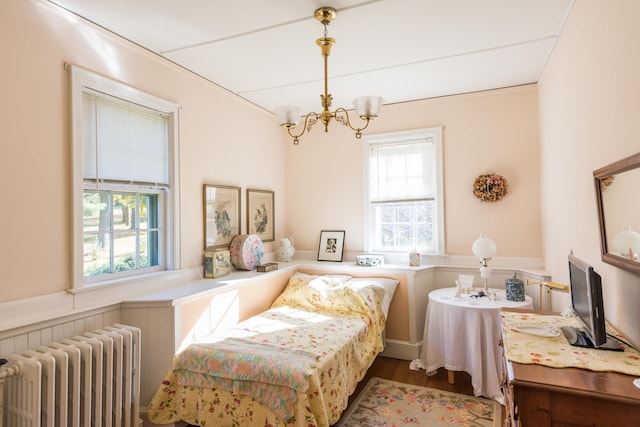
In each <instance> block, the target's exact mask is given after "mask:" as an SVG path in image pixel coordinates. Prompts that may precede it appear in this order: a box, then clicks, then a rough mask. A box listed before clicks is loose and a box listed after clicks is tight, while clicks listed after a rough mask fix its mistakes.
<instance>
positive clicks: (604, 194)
mask: <svg viewBox="0 0 640 427" xmlns="http://www.w3.org/2000/svg"><path fill="white" fill-rule="evenodd" d="M593 178H594V182H595V187H596V199H597V203H598V220H599V222H600V246H601V248H602V261H603V262H606V263H608V264H612V265H615V266H617V267H620V268H623V269H625V270H628V271H631V272H633V273H636V274H640V153H638V154H635V155H633V156H630V157H627V158H625V159H622V160H619V161H617V162H615V163H612V164H610V165H607V166H604V167H602V168H600V169H597V170H595V171H593Z"/></svg>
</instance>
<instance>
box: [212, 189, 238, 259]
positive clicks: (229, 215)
mask: <svg viewBox="0 0 640 427" xmlns="http://www.w3.org/2000/svg"><path fill="white" fill-rule="evenodd" d="M203 214H204V248H205V249H207V248H221V247H228V246H229V245H230V244H231V240H232V239H233V238H234V237H235V236H237V235H238V234H240V232H241V229H240V227H241V224H240V187H232V186H228V185H215V184H204V186H203Z"/></svg>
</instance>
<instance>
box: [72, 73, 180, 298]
mask: <svg viewBox="0 0 640 427" xmlns="http://www.w3.org/2000/svg"><path fill="white" fill-rule="evenodd" d="M71 104H72V139H73V188H74V190H73V212H74V221H73V223H74V224H73V227H74V253H73V269H74V284H73V287H74V288H82V287H85V286H87V285H91V286H95V285H101V284H106V283H114V282H115V281H117V282H119V283H126V281H127V280H128V279H134V278H136V277H138V276H140V275H143V274H148V273H151V272H160V271H163V270H172V269H176V268H179V265H178V261H179V258H178V253H179V247H178V245H179V238H178V237H179V236H178V235H177V231H178V229H179V227H178V224H179V217H178V215H179V209H178V200H179V195H178V189H179V185H178V176H179V174H178V161H177V157H178V156H177V153H178V139H177V127H178V106H177V105H175V104H173V103H171V102H168V101H165V100H163V99H160V98H157V97H155V96H153V95H150V94H148V93H145V92H142V91H140V90H138V89H135V88H133V87H130V86H127V85H125V84H123V83H120V82H117V81H115V80H111V79H108V78H105V77H102V76H100V75H97V74H95V73H92V72H90V71H88V70H84V69H82V68H79V67H75V66H72V67H71Z"/></svg>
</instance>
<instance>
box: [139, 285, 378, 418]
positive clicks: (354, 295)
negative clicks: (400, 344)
mask: <svg viewBox="0 0 640 427" xmlns="http://www.w3.org/2000/svg"><path fill="white" fill-rule="evenodd" d="M384 322H385V319H384V314H383V313H382V312H381V311H380V297H379V294H378V293H377V292H376V290H375V289H373V288H370V287H366V286H365V287H358V288H356V287H353V286H349V285H346V284H345V283H342V282H337V281H333V280H331V279H329V278H326V277H313V276H312V277H309V276H301V277H298V276H297V275H294V276H293V277H292V278H291V280H290V281H289V284H288V285H287V288H286V289H285V291H284V292H283V293H282V295H280V297H279V298H278V299H277V300H276V301H275V302H274V304H273V305H272V307H271V308H270V309H269V310H267V311H265V312H264V313H262V314H260V315H257V316H254V317H252V318H250V319H247V320H245V321H244V322H241V323H239V324H238V325H236V326H235V327H234V328H232V329H230V330H228V331H226V332H225V333H224V334H219V335H217V336H210V337H208V339H207V340H201V341H200V342H199V343H198V346H200V347H201V348H200V349H199V350H201V349H204V348H205V347H210V348H214V347H215V343H216V342H220V341H225V340H227V341H226V342H227V343H228V341H229V340H228V338H230V337H235V338H241V339H242V341H245V342H246V341H249V342H253V343H257V344H260V346H263V348H267V347H272V348H274V350H273V351H274V355H275V356H276V357H277V356H280V358H281V361H287V360H289V359H291V357H288V356H287V355H289V354H290V352H291V351H299V352H303V353H301V354H305V355H308V356H310V358H311V359H313V358H315V364H313V363H310V362H309V360H310V359H309V358H307V357H305V358H307V362H303V363H293V364H291V365H290V366H281V367H279V368H278V369H279V370H281V372H284V371H286V370H288V369H291V370H299V371H300V372H299V373H298V374H295V375H298V376H297V378H300V377H299V375H302V376H304V377H305V378H306V379H307V385H306V387H299V385H295V384H293V385H292V386H291V387H289V386H287V385H284V387H287V388H289V389H290V390H289V391H288V392H287V393H288V396H289V398H287V399H279V400H280V402H270V401H267V400H265V399H264V396H262V397H260V396H259V394H254V395H253V396H251V395H249V394H252V393H253V392H252V391H247V392H246V393H232V392H230V391H228V390H225V389H223V388H210V387H203V386H201V385H199V384H197V381H194V382H193V383H192V384H189V383H188V382H187V381H184V378H185V376H184V375H183V374H179V373H178V372H179V370H176V369H175V368H176V367H178V365H179V368H180V370H182V369H185V366H186V365H184V364H183V362H184V361H182V362H180V355H178V356H176V358H175V361H174V368H172V369H171V370H170V371H169V373H168V374H167V375H166V377H165V380H164V381H163V383H162V385H161V386H160V388H159V389H158V391H157V392H156V395H155V396H154V397H153V399H152V401H151V404H150V406H149V413H148V416H149V420H150V421H152V422H154V423H158V424H166V423H172V422H176V421H179V420H184V421H186V422H188V423H190V424H196V425H200V426H260V427H263V426H287V427H288V426H300V427H303V426H304V427H310V426H326V427H328V426H330V425H331V424H333V423H335V422H337V421H338V419H339V418H340V415H341V414H342V412H343V411H344V409H345V408H346V407H347V403H348V398H349V395H350V394H351V393H353V391H354V390H355V387H356V385H357V383H358V382H359V381H360V380H361V379H362V378H363V377H364V375H365V373H366V371H367V369H368V368H369V367H370V366H371V363H372V362H373V360H374V358H375V356H376V355H377V354H378V353H379V352H380V351H382V349H383V340H382V334H383V329H384ZM190 351H191V350H190ZM198 357H200V356H198ZM234 360H236V359H234ZM237 360H240V361H242V360H243V359H242V358H240V359H237ZM245 361H246V360H245ZM267 363H268V362H267ZM187 369H188V368H187ZM195 369H196V370H197V369H199V368H195ZM236 369H237V368H236ZM240 371H242V369H240ZM187 376H188V375H187ZM179 377H180V378H181V379H180V380H179ZM196 377H197V375H196ZM260 379H261V380H262V381H264V380H265V378H264V376H260ZM294 381H295V380H294ZM259 382H260V381H259ZM274 382H278V381H274ZM271 385H275V386H278V387H283V384H270V386H271ZM259 388H260V386H259V385H258V386H257V387H256V388H255V389H259ZM255 389H254V391H255ZM276 400H278V399H276ZM281 404H282V405H287V407H286V408H285V407H283V406H282V405H281ZM285 414H286V415H285ZM291 414H292V415H291Z"/></svg>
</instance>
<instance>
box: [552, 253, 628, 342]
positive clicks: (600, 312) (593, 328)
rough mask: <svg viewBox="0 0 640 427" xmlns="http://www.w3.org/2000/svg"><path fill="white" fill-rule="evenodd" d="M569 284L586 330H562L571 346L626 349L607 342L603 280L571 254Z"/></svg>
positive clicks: (576, 309) (575, 309) (573, 300)
mask: <svg viewBox="0 0 640 427" xmlns="http://www.w3.org/2000/svg"><path fill="white" fill-rule="evenodd" d="M569 282H570V288H571V303H572V305H573V309H574V311H575V312H576V314H577V315H578V317H579V318H580V320H581V321H582V324H583V325H584V328H562V332H563V333H564V334H565V336H566V337H567V340H568V341H569V343H570V344H571V345H576V346H580V347H593V348H602V349H605V350H622V348H621V347H620V346H619V344H618V342H617V341H615V340H611V339H607V331H606V323H605V317H604V303H603V300H602V279H601V277H600V275H599V274H598V273H596V272H595V270H594V269H593V267H592V266H591V265H589V264H588V263H586V262H585V261H583V260H581V259H580V258H578V257H576V256H574V255H569Z"/></svg>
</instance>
